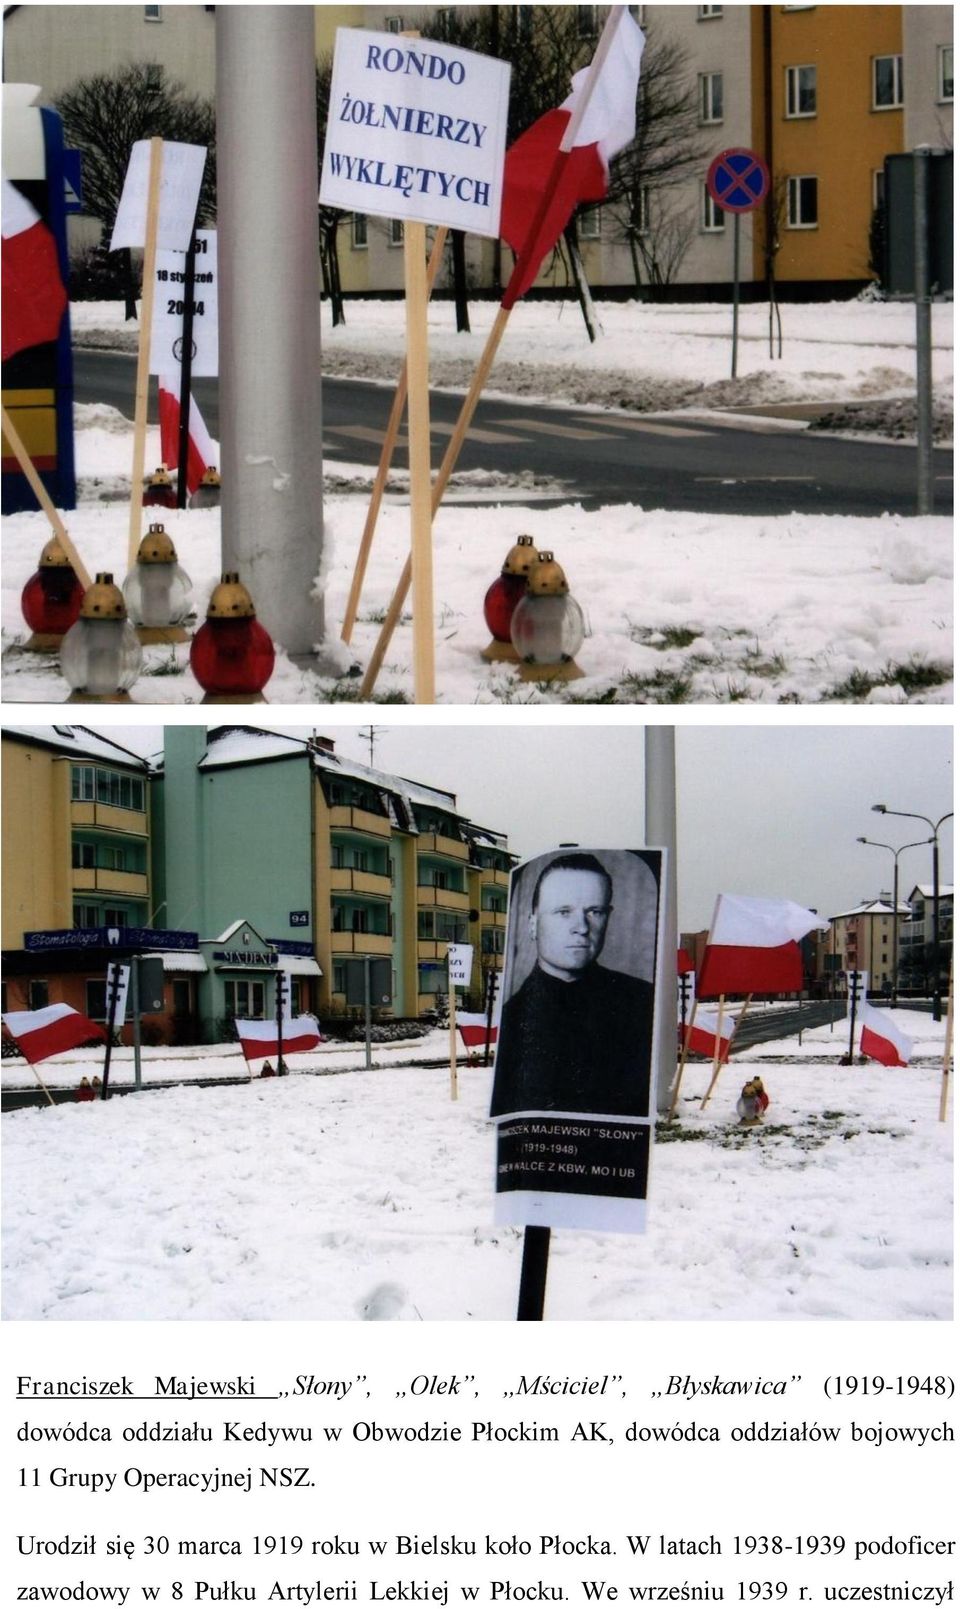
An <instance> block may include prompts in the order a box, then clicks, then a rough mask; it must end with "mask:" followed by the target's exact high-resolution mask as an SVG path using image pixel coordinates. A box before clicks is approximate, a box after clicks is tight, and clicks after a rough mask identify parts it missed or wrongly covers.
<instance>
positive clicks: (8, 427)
mask: <svg viewBox="0 0 960 1609" xmlns="http://www.w3.org/2000/svg"><path fill="white" fill-rule="evenodd" d="M2 416H3V434H4V435H5V436H6V438H7V440H8V442H9V443H10V445H11V447H12V448H13V453H14V457H15V458H16V460H17V463H18V464H19V465H20V468H21V470H22V472H23V474H24V475H25V477H26V479H27V481H28V482H29V484H30V489H31V491H32V492H33V495H34V497H35V498H36V499H37V502H38V503H39V504H40V507H41V509H42V510H43V512H44V514H46V516H47V519H48V520H49V521H50V524H51V525H52V526H53V529H54V533H55V535H56V538H57V541H58V542H59V543H60V546H61V547H62V548H63V551H64V553H65V554H66V555H67V558H68V559H69V560H70V565H71V568H72V569H73V572H74V574H75V575H76V577H77V580H78V581H79V582H80V585H81V586H82V587H83V589H84V591H86V590H87V588H88V587H89V585H90V574H89V571H88V570H87V569H86V567H85V566H84V564H83V562H82V561H81V558H80V555H79V553H78V552H77V550H76V548H75V547H74V545H73V542H72V540H71V538H70V537H69V536H68V535H67V528H66V526H65V525H64V523H63V521H62V519H61V518H60V515H59V514H58V512H57V510H56V509H55V508H54V506H53V500H52V498H51V496H50V493H49V492H48V491H47V488H46V487H45V486H44V484H43V481H42V480H41V479H40V476H39V475H38V474H37V471H36V469H35V468H34V464H33V460H32V458H31V457H30V454H29V453H28V452H27V449H26V447H25V446H24V445H23V442H22V440H21V439H20V435H19V432H18V431H17V428H16V426H15V425H14V423H13V420H12V419H11V418H10V415H9V414H8V413H7V410H6V408H4V409H3V410H2Z"/></svg>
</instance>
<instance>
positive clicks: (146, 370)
mask: <svg viewBox="0 0 960 1609" xmlns="http://www.w3.org/2000/svg"><path fill="white" fill-rule="evenodd" d="M162 172H163V141H162V140H161V139H160V138H159V137H157V136H156V135H155V136H154V138H153V139H152V140H151V141H150V178H149V183H148V187H147V232H146V238H145V241H144V247H143V284H142V286H141V288H140V342H139V347H138V351H137V391H136V399H135V403H134V411H133V469H132V471H131V474H132V477H133V483H132V485H131V488H130V539H129V542H128V544H127V568H128V569H131V570H132V569H133V566H134V564H135V563H136V562H137V549H138V548H139V546H140V524H141V520H142V517H143V468H144V455H145V453H146V446H147V392H148V389H149V385H150V333H151V326H152V324H153V293H154V288H155V281H156V277H157V215H158V212H159V209H160V178H161V175H162Z"/></svg>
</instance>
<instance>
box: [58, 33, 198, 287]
mask: <svg viewBox="0 0 960 1609" xmlns="http://www.w3.org/2000/svg"><path fill="white" fill-rule="evenodd" d="M57 110H58V111H59V113H60V115H61V117H62V118H63V126H64V133H65V135H66V138H67V143H68V144H69V145H71V146H73V147H75V148H76V149H77V150H79V152H80V155H81V161H82V164H83V206H84V212H85V213H87V214H88V215H89V216H90V217H91V218H96V219H98V220H99V222H100V223H101V224H102V225H103V231H104V236H105V237H109V234H110V232H111V231H112V229H113V223H114V219H115V218H116V215H117V207H118V206H119V204H120V196H121V193H122V191H123V181H124V179H125V177H126V172H127V165H128V163H129V161H130V152H131V150H132V149H133V145H134V142H135V141H136V140H148V139H152V138H153V137H154V136H156V135H159V136H160V137H161V138H162V139H165V140H182V141H184V142H185V143H186V144H188V145H205V146H206V148H207V165H206V168H205V170H204V179H203V186H202V188H201V191H200V202H199V207H198V211H197V220H198V222H199V223H201V224H203V223H206V222H208V221H210V220H212V218H213V217H214V215H215V211H216V182H217V181H216V152H215V143H216V117H215V114H214V108H213V103H212V102H211V101H206V100H203V99H201V98H200V97H199V96H196V95H188V94H187V92H186V90H185V89H184V87H183V85H182V84H180V83H177V82H176V81H175V80H172V79H168V78H167V75H166V71H165V69H164V68H163V67H160V66H154V65H152V64H149V63H143V62H131V63H130V64H129V65H128V66H126V67H121V68H119V69H118V70H117V71H116V72H113V73H96V74H94V75H93V77H91V78H84V79H81V80H80V82H79V83H77V84H75V85H74V86H73V88H72V89H68V90H64V91H63V93H62V94H61V95H60V96H59V97H58V99H57ZM123 279H124V286H125V300H126V314H127V318H135V317H136V311H137V310H136V301H135V296H136V289H135V284H134V276H133V265H132V261H131V257H130V252H129V251H128V250H126V249H125V251H124V275H123Z"/></svg>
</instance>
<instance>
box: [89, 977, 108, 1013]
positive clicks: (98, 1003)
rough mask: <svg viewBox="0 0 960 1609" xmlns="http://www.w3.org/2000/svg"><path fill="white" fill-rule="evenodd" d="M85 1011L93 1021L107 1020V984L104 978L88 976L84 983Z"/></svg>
mask: <svg viewBox="0 0 960 1609" xmlns="http://www.w3.org/2000/svg"><path fill="white" fill-rule="evenodd" d="M85 993H86V1013H87V1016H88V1017H90V1018H91V1020H92V1021H93V1022H106V1020H107V984H106V979H104V978H88V979H87V984H86V991H85Z"/></svg>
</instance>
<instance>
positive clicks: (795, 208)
mask: <svg viewBox="0 0 960 1609" xmlns="http://www.w3.org/2000/svg"><path fill="white" fill-rule="evenodd" d="M818 222H819V216H818V210H817V181H816V179H814V178H812V177H810V176H809V175H805V176H804V177H802V178H795V179H788V180H787V228H788V229H816V227H817V224H818Z"/></svg>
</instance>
